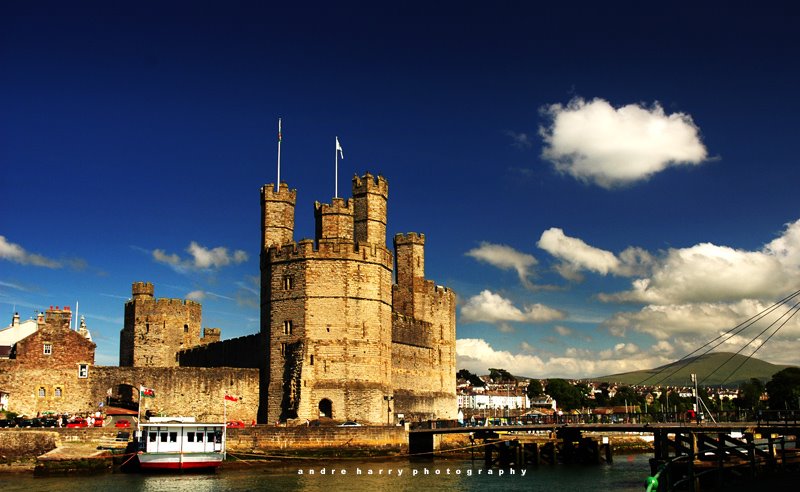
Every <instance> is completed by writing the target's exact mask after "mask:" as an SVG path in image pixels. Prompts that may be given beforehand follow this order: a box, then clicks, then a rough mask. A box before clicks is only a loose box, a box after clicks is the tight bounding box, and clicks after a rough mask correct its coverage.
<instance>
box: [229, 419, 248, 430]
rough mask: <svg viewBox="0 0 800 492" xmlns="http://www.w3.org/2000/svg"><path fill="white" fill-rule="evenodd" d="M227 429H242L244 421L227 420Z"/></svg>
mask: <svg viewBox="0 0 800 492" xmlns="http://www.w3.org/2000/svg"><path fill="white" fill-rule="evenodd" d="M228 429H244V422H242V421H241V420H231V421H230V422H228Z"/></svg>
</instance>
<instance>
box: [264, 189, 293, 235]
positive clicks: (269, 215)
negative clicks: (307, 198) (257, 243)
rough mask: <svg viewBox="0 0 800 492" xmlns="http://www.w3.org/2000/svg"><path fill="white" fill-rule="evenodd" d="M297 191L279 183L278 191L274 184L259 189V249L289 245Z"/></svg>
mask: <svg viewBox="0 0 800 492" xmlns="http://www.w3.org/2000/svg"><path fill="white" fill-rule="evenodd" d="M296 202H297V190H290V189H289V185H287V184H286V183H281V184H280V188H279V189H278V191H275V185H274V184H268V185H264V186H262V187H261V249H262V250H266V249H269V248H270V246H282V245H284V244H287V243H291V242H292V241H293V237H294V206H295V203H296Z"/></svg>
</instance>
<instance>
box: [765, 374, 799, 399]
mask: <svg viewBox="0 0 800 492" xmlns="http://www.w3.org/2000/svg"><path fill="white" fill-rule="evenodd" d="M767 393H768V394H769V408H770V409H771V410H784V409H787V408H790V409H796V408H798V405H800V367H789V368H786V369H784V370H782V371H779V372H776V373H775V374H774V375H773V376H772V379H771V380H770V381H769V382H768V383H767Z"/></svg>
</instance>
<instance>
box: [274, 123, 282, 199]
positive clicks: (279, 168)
mask: <svg viewBox="0 0 800 492" xmlns="http://www.w3.org/2000/svg"><path fill="white" fill-rule="evenodd" d="M282 138H283V136H282V135H281V119H280V118H278V180H277V181H276V182H275V192H278V191H280V188H281V139H282Z"/></svg>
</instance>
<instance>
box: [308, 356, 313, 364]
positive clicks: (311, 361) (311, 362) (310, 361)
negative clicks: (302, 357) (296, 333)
mask: <svg viewBox="0 0 800 492" xmlns="http://www.w3.org/2000/svg"><path fill="white" fill-rule="evenodd" d="M308 365H310V366H313V365H314V354H311V360H309V362H308Z"/></svg>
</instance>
